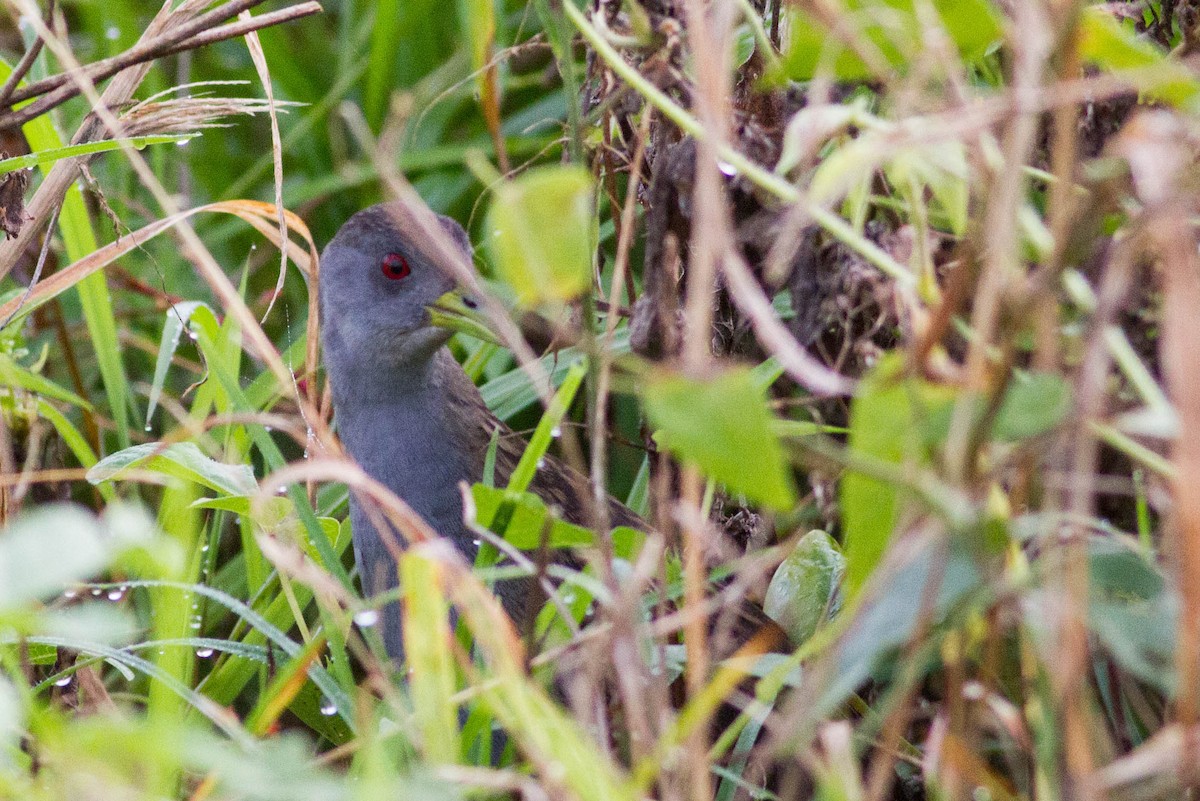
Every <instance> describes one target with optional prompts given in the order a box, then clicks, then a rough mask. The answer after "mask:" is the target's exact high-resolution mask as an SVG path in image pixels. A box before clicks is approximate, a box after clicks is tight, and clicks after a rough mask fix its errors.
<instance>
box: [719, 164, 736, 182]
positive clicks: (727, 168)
mask: <svg viewBox="0 0 1200 801" xmlns="http://www.w3.org/2000/svg"><path fill="white" fill-rule="evenodd" d="M717 169H718V170H720V171H721V174H722V175H726V176H729V177H730V178H732V177H733V176H735V175H737V174H738V171H737V167H735V166H733V165H732V164H730V163H729V162H727V161H718V162H717Z"/></svg>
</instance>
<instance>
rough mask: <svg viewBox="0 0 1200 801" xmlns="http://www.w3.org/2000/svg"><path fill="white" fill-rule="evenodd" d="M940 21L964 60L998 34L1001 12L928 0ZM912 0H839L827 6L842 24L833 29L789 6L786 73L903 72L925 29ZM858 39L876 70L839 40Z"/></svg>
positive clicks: (968, 1) (805, 76)
mask: <svg viewBox="0 0 1200 801" xmlns="http://www.w3.org/2000/svg"><path fill="white" fill-rule="evenodd" d="M930 2H931V5H932V6H933V9H934V10H935V11H936V12H937V14H938V16H939V18H940V19H941V23H942V27H943V29H944V31H945V32H946V34H947V35H948V36H949V38H950V40H951V41H952V42H953V43H954V45H955V47H956V48H957V50H958V53H959V55H960V56H961V57H962V58H963V59H965V60H968V61H970V60H972V59H977V58H980V57H981V56H983V55H984V53H985V52H986V51H987V49H988V47H989V46H991V45H992V44H993V43H994V42H996V41H998V40H999V39H1000V37H1001V35H1002V33H1003V32H1002V29H1001V26H1000V19H1001V18H1000V14H999V13H998V12H997V10H996V8H995V6H994V5H993V4H992V3H991V2H989V1H988V0H930ZM915 5H916V4H915V2H914V0H844V2H841V3H833V4H831V5H830V7H829V8H828V14H830V15H832V16H831V17H827V18H836V19H837V20H838V22H839V23H840V24H841V25H842V26H843V30H841V31H838V32H836V33H835V32H834V31H831V30H830V29H829V28H827V27H826V26H825V25H823V24H822V23H821V22H820V21H819V19H818V18H817V17H816V16H815V15H813V14H809V13H807V12H804V11H799V10H797V11H793V12H792V19H791V30H792V37H791V41H790V42H789V43H788V47H787V51H786V53H785V54H784V70H785V72H786V74H787V76H788V77H790V78H793V79H796V80H809V79H811V78H812V77H814V76H815V75H816V74H817V73H818V72H819V71H820V70H821V69H822V68H823V67H826V68H831V69H832V72H833V76H834V77H835V78H837V79H839V80H842V81H860V80H865V79H869V78H884V79H887V78H891V77H893V74H894V73H900V74H906V73H908V72H909V70H910V65H912V64H914V63H915V62H916V61H917V60H919V59H920V58H922V57H923V54H924V48H925V34H924V32H923V27H924V25H923V23H922V21H921V20H920V19H919V17H918V14H917V13H916V11H915ZM839 6H840V8H839ZM848 40H853V41H860V42H863V43H864V46H866V47H869V49H870V50H872V51H874V52H875V53H876V54H877V55H878V57H880V58H881V59H882V63H881V64H879V65H874V66H877V67H878V68H880V69H881V70H886V72H884V73H883V74H879V75H876V74H874V72H873V71H872V69H871V68H870V67H868V65H867V64H866V63H864V62H863V60H862V59H861V58H860V57H859V56H858V55H857V54H856V53H855V52H854V51H853V50H851V49H850V48H848V47H847V46H846V45H845V44H844V42H846V41H848Z"/></svg>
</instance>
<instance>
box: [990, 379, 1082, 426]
mask: <svg viewBox="0 0 1200 801" xmlns="http://www.w3.org/2000/svg"><path fill="white" fill-rule="evenodd" d="M1070 411H1071V385H1070V384H1068V383H1067V382H1066V381H1065V380H1064V379H1063V378H1062V376H1060V375H1058V374H1057V373H1029V374H1024V375H1022V374H1018V375H1017V376H1016V377H1014V378H1013V381H1012V385H1011V386H1010V387H1009V388H1008V392H1007V393H1006V394H1005V396H1004V401H1003V402H1002V403H1001V404H1000V409H999V411H998V412H997V413H996V422H995V424H994V425H993V427H992V434H993V436H995V437H996V439H999V440H1003V441H1008V442H1013V441H1016V440H1021V439H1028V438H1029V437H1036V436H1037V435H1039V434H1044V433H1046V432H1047V431H1049V430H1051V429H1052V428H1054V427H1055V426H1057V425H1058V424H1059V423H1061V422H1062V421H1063V420H1064V419H1065V418H1066V416H1067V413H1068V412H1070Z"/></svg>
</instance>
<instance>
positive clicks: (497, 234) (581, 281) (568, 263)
mask: <svg viewBox="0 0 1200 801" xmlns="http://www.w3.org/2000/svg"><path fill="white" fill-rule="evenodd" d="M488 229H489V231H490V233H491V236H490V237H489V238H488V245H489V247H490V249H491V252H492V256H493V258H494V259H495V263H496V267H497V269H498V270H499V271H500V275H501V277H502V278H503V279H504V280H505V281H507V282H508V283H509V284H510V285H511V286H512V288H513V289H514V290H515V291H516V294H517V301H518V302H519V303H521V304H523V305H526V306H530V305H537V304H540V303H546V302H562V301H567V300H572V299H574V298H576V297H578V296H580V295H582V294H583V293H584V292H586V291H587V289H588V287H590V286H591V282H592V254H593V252H594V249H595V240H596V236H595V213H594V210H593V208H592V178H591V176H590V175H589V174H588V172H587V171H586V170H584V169H582V168H580V167H571V166H553V167H539V168H537V169H534V170H530V171H529V172H527V173H525V174H524V175H522V176H521V177H520V178H517V179H516V180H514V181H510V182H507V183H504V184H502V185H500V186H499V187H498V188H497V189H496V193H495V197H494V198H493V199H492V205H491V208H490V210H489V212H488Z"/></svg>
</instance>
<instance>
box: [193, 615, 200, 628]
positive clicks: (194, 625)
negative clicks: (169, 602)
mask: <svg viewBox="0 0 1200 801" xmlns="http://www.w3.org/2000/svg"><path fill="white" fill-rule="evenodd" d="M191 626H192V630H193V631H199V630H200V618H196V619H195V620H193V621H192V623H191Z"/></svg>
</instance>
